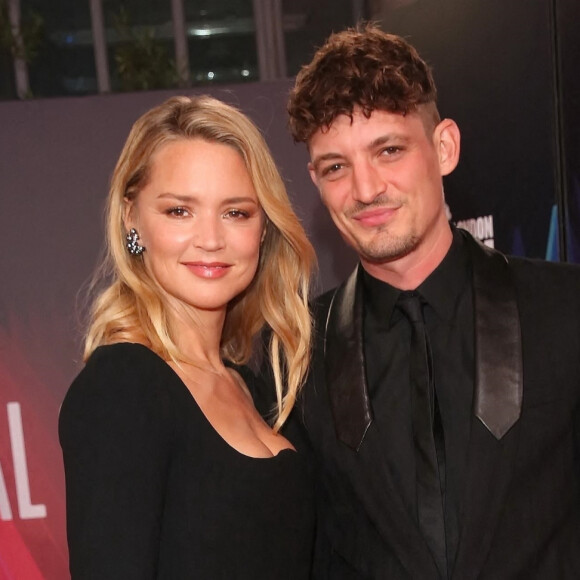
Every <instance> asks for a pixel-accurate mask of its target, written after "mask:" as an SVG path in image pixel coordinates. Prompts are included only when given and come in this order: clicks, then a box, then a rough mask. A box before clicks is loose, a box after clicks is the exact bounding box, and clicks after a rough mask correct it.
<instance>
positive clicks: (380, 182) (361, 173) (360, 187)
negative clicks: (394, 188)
mask: <svg viewBox="0 0 580 580" xmlns="http://www.w3.org/2000/svg"><path fill="white" fill-rule="evenodd" d="M386 190H387V181H386V179H385V176H384V175H383V174H382V173H381V171H380V170H379V169H378V168H377V167H375V166H374V165H373V164H372V163H370V162H368V161H365V162H361V163H358V164H357V165H356V166H355V167H353V194H352V195H353V198H354V199H356V200H357V201H360V202H362V203H371V202H372V201H374V199H375V198H376V197H377V196H379V195H381V194H383V193H385V192H386Z"/></svg>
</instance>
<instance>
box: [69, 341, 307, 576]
mask: <svg viewBox="0 0 580 580" xmlns="http://www.w3.org/2000/svg"><path fill="white" fill-rule="evenodd" d="M250 387H251V385H250ZM59 436H60V442H61V446H62V449H63V455H64V465H65V476H66V496H67V532H68V544H69V551H70V568H71V574H72V578H73V580H92V579H95V580H96V579H98V580H116V579H119V580H121V579H122V580H132V579H139V580H145V579H149V578H156V579H167V580H173V579H175V580H185V579H193V578H195V579H207V580H218V579H222V578H223V579H228V580H235V579H247V580H261V579H267V580H274V579H288V580H301V579H307V578H308V577H309V569H310V559H311V548H312V542H313V539H312V538H313V526H314V523H313V522H314V508H313V499H312V493H311V486H310V480H309V477H308V474H307V471H306V468H305V466H304V465H303V459H302V457H301V456H300V455H299V454H298V453H296V452H295V451H293V450H284V451H282V452H280V453H279V454H278V455H277V456H275V457H272V458H268V459H258V458H253V457H248V456H246V455H243V454H241V453H239V452H238V451H236V450H235V449H234V448H232V447H231V446H230V445H229V444H228V443H226V442H225V441H224V440H223V439H222V438H221V437H220V435H218V433H217V432H216V431H215V430H214V429H213V427H212V426H211V424H210V423H209V421H208V420H207V419H206V417H205V416H204V415H203V413H202V411H201V409H200V408H199V407H198V405H197V403H196V402H195V400H194V398H193V397H192V396H191V394H190V392H189V390H188V389H187V387H186V386H185V385H184V384H183V382H182V381H181V379H180V378H179V377H178V376H177V374H176V373H175V372H174V371H173V369H172V368H171V367H170V366H169V365H167V364H166V363H165V361H163V360H162V359H161V358H160V357H158V356H157V355H156V354H154V353H153V352H152V351H150V350H149V349H148V348H146V347H144V346H142V345H138V344H129V343H121V344H115V345H111V346H104V347H100V348H98V349H97V350H96V351H95V352H94V353H93V355H92V356H91V358H90V359H89V361H88V362H87V365H86V366H85V368H84V369H83V370H82V371H81V373H80V374H79V376H78V377H77V378H76V379H75V381H74V382H73V384H72V386H71V387H70V389H69V391H68V393H67V395H66V397H65V400H64V402H63V405H62V409H61V412H60V419H59Z"/></svg>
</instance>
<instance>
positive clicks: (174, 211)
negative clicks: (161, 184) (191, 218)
mask: <svg viewBox="0 0 580 580" xmlns="http://www.w3.org/2000/svg"><path fill="white" fill-rule="evenodd" d="M166 213H167V214H168V215H172V216H174V217H185V216H186V215H188V214H189V212H188V211H187V209H185V208H184V207H172V208H170V209H168V210H167V212H166Z"/></svg>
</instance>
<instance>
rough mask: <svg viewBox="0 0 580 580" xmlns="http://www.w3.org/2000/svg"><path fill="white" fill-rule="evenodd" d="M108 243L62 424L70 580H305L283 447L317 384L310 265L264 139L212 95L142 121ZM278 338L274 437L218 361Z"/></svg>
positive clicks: (290, 455) (293, 473)
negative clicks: (286, 429) (312, 377)
mask: <svg viewBox="0 0 580 580" xmlns="http://www.w3.org/2000/svg"><path fill="white" fill-rule="evenodd" d="M107 239H108V263H109V265H110V269H109V272H108V278H107V280H109V281H110V285H109V286H108V287H107V288H106V289H105V290H104V291H102V293H101V294H100V295H99V296H98V298H97V299H96V301H95V304H94V308H93V312H92V319H91V324H90V326H89V330H88V333H87V338H86V345H85V361H86V366H85V368H84V369H83V370H82V371H81V373H80V374H79V376H78V377H77V378H76V380H75V381H74V382H73V384H72V386H71V388H70V389H69V391H68V393H67V396H66V398H65V400H64V403H63V406H62V409H61V413H60V424H59V434H60V441H61V445H62V449H63V454H64V464H65V475H66V487H67V529H68V542H69V549H70V568H71V574H72V578H73V580H75V579H83V580H87V579H93V578H94V579H97V578H98V579H99V580H104V579H106V580H113V579H117V578H118V579H123V580H130V579H133V578H135V579H140V580H142V579H147V578H164V579H179V580H181V579H186V578H187V579H189V578H200V579H208V580H214V579H219V578H227V579H229V580H231V579H237V578H240V579H246V578H247V579H251V580H259V579H261V578H264V579H273V578H288V579H292V580H299V579H301V578H307V577H308V569H309V560H310V548H311V542H312V518H313V516H312V504H311V500H312V498H311V496H310V491H309V486H308V478H307V477H305V474H304V471H303V466H302V463H301V458H300V457H299V456H298V454H297V453H296V452H295V451H294V449H293V447H292V444H291V443H290V441H288V440H287V439H285V438H284V437H282V435H280V434H279V433H278V431H279V428H280V427H281V425H282V424H283V423H284V421H285V420H286V418H287V417H288V414H289V413H290V411H291V409H292V405H293V403H294V401H295V398H296V394H297V392H298V390H299V388H300V386H301V384H302V383H303V380H304V378H305V373H306V370H307V365H308V357H309V349H310V317H309V313H308V305H307V300H308V283H309V277H310V272H311V266H312V264H313V261H314V257H313V256H314V254H313V250H312V247H311V245H310V244H309V242H308V240H307V239H306V236H305V234H304V231H303V229H302V227H301V225H300V223H299V221H298V219H297V218H296V216H295V214H294V213H293V212H292V209H291V206H290V203H289V200H288V197H287V195H286V192H285V189H284V185H283V183H282V180H281V178H280V176H279V174H278V172H277V170H276V167H275V165H274V162H273V160H272V158H271V156H270V153H269V151H268V148H267V146H266V144H265V142H264V140H263V138H262V137H261V135H260V133H259V131H258V130H257V129H256V127H255V126H254V125H253V124H252V123H251V122H250V121H249V120H248V119H247V118H246V117H245V116H244V115H243V114H241V113H240V112H239V111H238V110H236V109H234V108H232V107H230V106H228V105H226V104H224V103H222V102H220V101H217V100H215V99H213V98H210V97H199V98H192V99H190V98H186V97H175V98H171V99H169V100H168V101H167V102H165V103H163V104H162V105H160V106H159V107H157V108H154V109H152V110H151V111H149V112H147V113H146V114H145V115H143V116H142V117H141V118H140V119H139V120H138V121H137V122H136V123H135V125H134V126H133V128H132V130H131V133H130V135H129V137H128V140H127V142H126V144H125V147H124V149H123V151H122V153H121V157H120V159H119V161H118V163H117V166H116V168H115V172H114V174H113V178H112V184H111V190H110V194H109V198H108V207H107ZM111 280H112V281H111ZM265 325H266V326H267V327H269V329H270V334H271V341H270V345H269V353H270V357H271V363H272V367H273V369H274V376H275V384H276V391H277V393H276V397H277V401H278V403H277V409H276V418H275V423H274V427H273V428H271V427H270V426H268V425H267V424H266V423H265V422H264V421H263V420H262V418H261V417H260V415H259V414H258V412H257V411H256V409H255V407H254V405H253V402H252V397H251V394H250V390H249V388H248V387H250V388H251V387H252V385H251V384H250V385H248V386H247V385H246V384H245V383H244V380H243V379H242V377H241V376H240V374H238V373H237V372H236V371H235V370H233V369H232V368H231V365H230V366H228V367H226V366H225V365H224V362H223V361H224V360H225V361H228V362H229V363H232V364H233V365H240V364H243V363H245V362H246V361H247V360H248V359H249V357H250V355H251V351H252V342H253V340H254V338H255V337H256V336H257V335H258V333H260V331H261V330H262V329H263V328H264V326H265Z"/></svg>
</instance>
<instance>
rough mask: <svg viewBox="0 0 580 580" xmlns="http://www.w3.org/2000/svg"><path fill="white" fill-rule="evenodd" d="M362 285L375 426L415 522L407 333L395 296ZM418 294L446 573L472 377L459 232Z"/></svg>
mask: <svg viewBox="0 0 580 580" xmlns="http://www.w3.org/2000/svg"><path fill="white" fill-rule="evenodd" d="M363 284H364V304H365V312H364V327H363V333H364V350H365V361H366V369H365V370H366V374H367V383H368V386H369V392H370V396H371V399H372V405H373V411H374V420H375V423H376V427H377V428H378V429H379V431H380V432H381V435H382V440H383V444H384V449H385V455H386V459H387V464H388V466H389V473H390V476H391V477H392V483H393V485H394V487H395V488H396V489H397V490H398V491H399V493H400V494H401V497H402V499H403V503H404V505H405V507H406V508H407V509H408V510H409V513H410V514H411V515H412V517H415V514H416V512H417V508H416V483H415V455H414V445H413V432H412V425H411V392H410V384H409V345H410V339H411V327H410V324H409V322H408V321H407V319H406V318H405V316H404V315H403V313H402V312H401V311H400V310H399V309H398V308H397V307H396V302H397V299H398V296H399V294H400V293H401V291H400V290H398V289H397V288H394V287H393V286H391V285H389V284H387V283H385V282H381V281H380V280H377V279H376V278H373V277H372V276H370V275H369V274H368V273H367V272H366V271H364V270H363ZM416 290H417V291H418V292H419V294H420V295H421V296H422V298H423V299H424V300H425V302H426V305H425V307H424V310H423V313H424V317H425V324H426V328H427V333H428V335H429V340H430V344H431V349H432V353H433V375H434V383H435V392H436V396H437V401H438V405H439V411H440V414H441V421H442V425H443V434H444V441H445V480H446V485H445V498H444V505H445V537H446V543H447V559H448V569H449V571H450V572H451V571H452V570H453V562H454V560H455V554H456V552H457V543H458V538H459V527H460V513H461V500H462V497H463V493H464V485H465V473H466V467H467V447H468V443H469V430H470V424H471V417H472V400H473V384H474V376H475V369H474V344H473V341H474V338H473V336H474V334H473V290H472V285H471V266H470V263H469V256H468V251H467V248H466V247H465V243H464V242H463V240H462V238H461V236H460V235H459V234H458V233H457V232H454V235H453V242H452V245H451V247H450V249H449V251H448V253H447V255H446V256H445V258H444V259H443V261H442V262H441V264H439V266H438V267H437V268H436V269H435V270H434V271H433V272H432V273H431V275H430V276H429V277H428V278H427V279H426V280H425V281H424V282H423V283H422V284H421V285H420V286H419V287H418V288H417V289H416Z"/></svg>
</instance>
